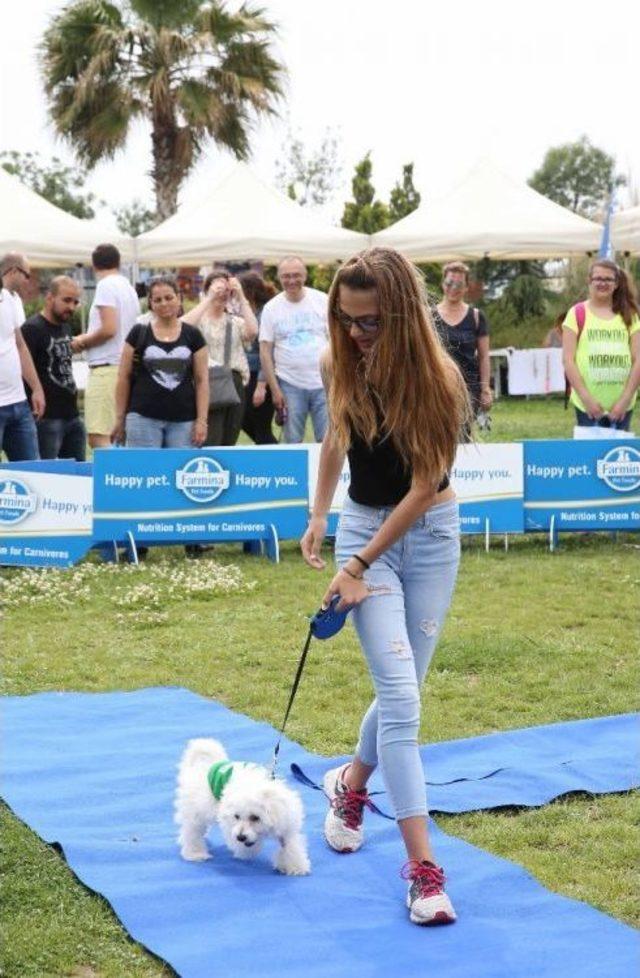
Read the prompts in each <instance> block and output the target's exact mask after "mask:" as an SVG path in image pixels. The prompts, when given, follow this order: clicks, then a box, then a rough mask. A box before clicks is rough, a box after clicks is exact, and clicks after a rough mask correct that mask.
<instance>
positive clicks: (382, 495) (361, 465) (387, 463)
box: [347, 432, 449, 506]
mask: <svg viewBox="0 0 640 978" xmlns="http://www.w3.org/2000/svg"><path fill="white" fill-rule="evenodd" d="M347 454H348V456H349V467H350V469H351V482H350V485H349V496H350V498H351V499H353V501H354V503H360V504H361V505H362V506H396V505H397V504H398V503H399V502H400V500H401V499H403V498H404V497H405V496H406V495H407V493H408V492H409V489H410V487H411V479H412V473H411V469H410V468H407V467H406V465H405V464H404V461H403V459H402V456H401V455H400V453H399V452H398V450H397V449H396V447H395V446H394V444H393V441H392V439H391V438H376V440H375V441H374V443H373V445H372V446H371V447H369V445H367V443H366V441H365V440H364V438H362V437H361V436H360V435H357V434H356V433H355V432H352V435H351V447H350V448H349V451H348V453H347ZM448 485H449V477H448V476H447V475H445V476H444V478H443V480H442V482H441V483H440V485H439V486H438V489H437V491H438V492H442V490H443V489H446V488H447V486H448Z"/></svg>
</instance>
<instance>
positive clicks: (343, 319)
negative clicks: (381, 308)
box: [335, 309, 382, 333]
mask: <svg viewBox="0 0 640 978" xmlns="http://www.w3.org/2000/svg"><path fill="white" fill-rule="evenodd" d="M335 317H336V319H337V320H338V322H339V323H340V325H341V326H342V327H343V328H344V329H346V330H350V329H351V327H352V326H357V327H358V329H361V330H362V332H363V333H377V332H378V330H379V329H380V327H381V325H382V321H381V319H380V317H379V316H349V315H348V313H346V312H343V311H342V309H336V310H335Z"/></svg>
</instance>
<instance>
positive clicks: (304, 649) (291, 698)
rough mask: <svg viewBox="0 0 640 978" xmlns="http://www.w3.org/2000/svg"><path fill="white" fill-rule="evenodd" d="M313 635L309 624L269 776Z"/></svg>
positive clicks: (274, 766)
mask: <svg viewBox="0 0 640 978" xmlns="http://www.w3.org/2000/svg"><path fill="white" fill-rule="evenodd" d="M312 636H313V631H312V629H311V626H309V633H308V635H307V640H306V642H305V643H304V648H303V650H302V655H301V656H300V661H299V662H298V669H297V672H296V678H295V679H294V680H293V686H292V688H291V695H290V696H289V703H288V705H287V710H286V713H285V715H284V720H283V721H282V726H281V728H280V733H279V734H278V742H277V744H276V747H275V750H274V752H273V761H272V762H271V777H272V778H275V776H276V765H277V763H278V754H279V753H280V741H281V740H282V735H283V734H284V728H285V727H286V725H287V720H288V719H289V713H290V712H291V707H292V706H293V701H294V699H295V697H296V693H297V692H298V686H299V685H300V679H301V677H302V670H303V669H304V664H305V661H306V658H307V652H308V651H309V646H310V645H311V638H312Z"/></svg>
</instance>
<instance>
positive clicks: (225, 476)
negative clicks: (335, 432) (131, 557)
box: [93, 447, 308, 544]
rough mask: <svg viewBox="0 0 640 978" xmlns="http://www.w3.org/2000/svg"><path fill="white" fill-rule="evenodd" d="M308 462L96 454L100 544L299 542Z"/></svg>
mask: <svg viewBox="0 0 640 978" xmlns="http://www.w3.org/2000/svg"><path fill="white" fill-rule="evenodd" d="M307 499H308V480H307V457H306V454H305V453H304V452H300V451H299V450H297V449H291V450H288V449H282V448H274V449H267V448H261V449H259V450H256V449H254V448H251V447H247V448H202V449H163V450H162V451H157V450H154V449H144V448H140V449H138V448H122V449H117V450H116V449H104V450H98V451H96V452H95V455H94V514H93V515H94V538H95V541H96V542H104V541H109V540H119V541H124V540H126V538H127V536H128V534H131V535H132V536H133V538H134V539H135V541H136V542H138V543H143V544H145V543H182V542H184V543H193V542H195V541H200V542H203V541H204V542H206V541H208V540H211V541H214V540H265V539H269V538H271V536H272V530H271V527H274V529H275V532H276V534H277V536H278V537H280V538H281V539H283V538H284V539H287V538H298V537H299V536H301V535H302V533H303V532H304V529H305V526H306V522H307Z"/></svg>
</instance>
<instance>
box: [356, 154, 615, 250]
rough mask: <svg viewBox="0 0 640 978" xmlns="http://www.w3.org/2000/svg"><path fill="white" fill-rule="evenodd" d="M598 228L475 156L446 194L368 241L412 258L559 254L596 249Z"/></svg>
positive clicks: (600, 232)
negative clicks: (458, 181)
mask: <svg viewBox="0 0 640 978" xmlns="http://www.w3.org/2000/svg"><path fill="white" fill-rule="evenodd" d="M601 234H602V228H601V227H600V225H598V224H594V223H593V222H592V221H587V220H585V219H584V218H583V217H579V216H578V215H577V214H574V213H573V212H572V211H569V210H566V209H565V208H564V207H560V206H559V205H558V204H554V203H553V201H551V200H549V199H548V198H547V197H543V196H542V194H539V193H537V192H536V191H535V190H532V189H531V187H529V186H527V185H526V184H521V183H518V182H517V181H515V180H513V179H512V178H511V177H509V176H507V175H506V174H505V173H503V172H502V171H501V170H500V169H499V168H498V167H497V166H496V165H495V164H493V163H492V162H490V161H489V160H486V159H483V160H480V161H479V162H478V163H476V165H475V166H474V167H473V169H472V170H471V171H470V172H469V173H468V174H467V176H466V177H465V178H464V179H463V180H462V181H461V182H460V183H458V184H457V186H455V187H454V188H453V189H452V190H451V191H450V192H449V193H448V194H446V195H445V196H443V197H441V198H439V199H438V200H435V201H433V203H432V202H431V201H428V202H427V203H425V204H423V205H422V206H421V207H419V208H418V209H417V210H415V211H413V213H412V214H409V215H408V217H405V218H403V219H402V220H401V221H398V222H397V223H396V224H393V225H392V226H391V227H388V228H385V230H384V231H379V232H377V233H376V234H374V235H373V236H372V244H374V245H386V246H390V247H393V248H397V249H398V250H399V251H402V252H403V253H404V254H405V255H406V256H407V257H408V258H412V259H413V260H414V261H439V262H442V261H454V260H465V259H470V260H477V259H479V258H485V257H487V258H494V259H509V260H511V259H527V258H531V259H533V258H565V257H569V256H570V255H576V254H585V253H587V252H593V251H597V249H598V245H599V243H600V238H601Z"/></svg>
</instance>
